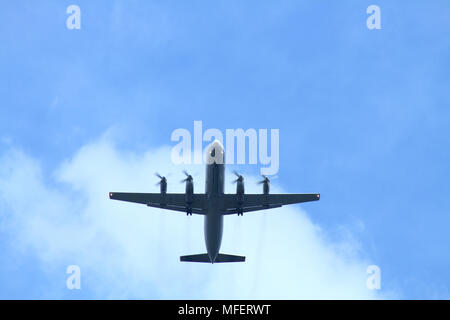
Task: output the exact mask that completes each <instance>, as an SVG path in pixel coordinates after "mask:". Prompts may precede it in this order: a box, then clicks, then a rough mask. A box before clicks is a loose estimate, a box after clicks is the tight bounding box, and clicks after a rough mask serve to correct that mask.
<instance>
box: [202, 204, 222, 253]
mask: <svg viewBox="0 0 450 320" xmlns="http://www.w3.org/2000/svg"><path fill="white" fill-rule="evenodd" d="M222 233H223V215H221V214H213V213H210V212H208V214H207V215H206V216H205V244H206V250H207V251H208V254H209V256H210V257H211V258H212V259H214V258H215V257H216V256H217V254H218V253H219V250H220V245H221V243H222Z"/></svg>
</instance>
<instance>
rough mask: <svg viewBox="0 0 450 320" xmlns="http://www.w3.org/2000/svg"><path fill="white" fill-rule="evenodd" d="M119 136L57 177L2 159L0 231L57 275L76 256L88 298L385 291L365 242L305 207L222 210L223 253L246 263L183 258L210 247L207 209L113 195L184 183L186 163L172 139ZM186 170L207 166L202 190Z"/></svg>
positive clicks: (56, 293) (20, 159)
mask: <svg viewBox="0 0 450 320" xmlns="http://www.w3.org/2000/svg"><path fill="white" fill-rule="evenodd" d="M111 141H112V139H111V138H110V137H108V136H105V137H103V138H101V139H100V140H98V141H96V142H93V143H91V144H88V145H86V146H84V147H82V148H80V150H79V151H78V152H77V153H76V154H75V155H74V156H73V157H72V158H71V159H68V160H67V161H66V162H65V163H64V164H62V165H61V166H60V167H59V168H58V169H57V170H56V171H55V173H54V174H53V175H52V176H51V177H47V176H46V175H45V174H43V172H42V169H41V166H40V164H39V162H38V161H36V160H34V159H32V158H31V157H30V156H28V155H26V154H24V153H23V152H21V151H17V150H9V151H7V152H5V153H4V154H3V156H2V157H0V217H1V220H2V224H1V229H0V230H2V231H4V230H9V233H10V234H14V236H13V239H12V241H11V243H10V245H11V246H13V247H14V249H15V250H17V251H20V250H22V251H23V252H30V251H31V252H33V253H34V254H35V255H36V256H37V257H38V258H39V261H40V263H41V264H42V266H43V269H44V270H48V272H55V273H58V272H59V273H65V267H66V266H67V265H69V264H75V265H79V266H80V267H81V270H82V279H81V282H82V290H86V291H87V292H89V297H92V298H169V299H170V298H193V299H197V298H275V299H277V298H288V299H291V298H292V299H301V298H344V299H346V298H356V299H371V298H377V297H380V296H377V295H376V293H375V292H374V291H370V290H368V289H367V288H366V279H367V274H366V268H367V266H368V265H369V264H370V263H368V262H366V261H363V260H362V259H361V258H360V257H359V253H358V252H359V249H360V248H359V247H358V245H357V243H356V241H355V240H354V239H353V238H352V237H348V236H346V237H345V239H344V240H343V241H342V242H340V243H338V244H336V243H331V242H330V241H329V240H327V239H326V235H325V234H324V232H323V231H322V230H321V228H320V227H319V226H317V225H315V224H313V223H312V222H311V220H310V219H309V218H308V216H307V214H306V213H305V212H304V211H303V210H302V209H301V208H300V207H299V206H290V207H283V208H280V209H274V210H271V211H268V212H262V213H248V214H244V216H243V217H237V216H230V217H226V218H225V229H224V238H223V242H222V248H221V252H224V253H231V254H242V255H246V256H247V262H245V263H236V264H214V265H210V264H194V263H193V264H189V263H180V262H179V256H180V255H184V254H194V253H203V252H205V246H204V238H203V218H202V217H201V216H196V215H194V216H192V217H187V216H186V215H184V214H182V213H176V212H165V211H161V210H158V209H150V208H147V207H145V206H142V205H137V204H132V203H124V202H118V201H112V200H109V199H108V192H109V191H136V192H157V191H158V187H157V186H155V183H156V182H157V180H156V178H155V176H154V173H155V172H156V171H158V172H160V173H162V174H166V173H169V172H171V173H172V175H171V176H170V177H169V186H168V188H169V190H168V191H169V192H182V191H183V188H184V186H183V185H182V184H180V183H179V180H181V178H182V174H181V170H182V169H184V167H180V166H174V165H172V164H171V162H170V148H169V147H162V148H159V149H156V150H150V151H148V152H146V153H143V154H139V153H134V152H129V151H122V150H119V149H118V148H117V147H116V146H115V145H114V144H113V143H112V142H111ZM186 169H187V170H188V171H190V172H198V173H199V174H198V175H197V176H195V187H196V192H203V191H204V184H203V181H204V168H203V167H200V166H191V167H188V168H186ZM232 179H233V177H232V176H231V173H230V172H228V174H227V181H231V180H232ZM256 179H257V177H246V190H247V192H259V191H260V190H259V187H257V186H256V183H255V182H256ZM232 188H233V185H231V184H228V183H227V189H228V191H229V192H232V191H233V190H232ZM272 189H273V191H274V192H281V191H282V190H280V189H278V190H277V188H276V186H273V187H272ZM310 205H313V204H310ZM314 205H320V202H316V203H314ZM23 249H27V250H23ZM24 254H25V253H24ZM60 269H62V270H60ZM86 279H88V280H86ZM60 282H61V283H60ZM64 283H65V279H62V278H61V277H56V276H55V288H59V290H56V289H55V288H43V290H47V291H48V292H50V291H51V292H53V293H52V295H53V296H52V297H54V298H58V297H61V296H64V295H67V293H64V292H63V290H65V289H64V288H62V287H63V286H64Z"/></svg>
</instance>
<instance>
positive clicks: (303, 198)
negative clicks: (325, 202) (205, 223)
mask: <svg viewBox="0 0 450 320" xmlns="http://www.w3.org/2000/svg"><path fill="white" fill-rule="evenodd" d="M319 199H320V194H319V193H293V194H244V197H243V200H242V201H241V202H239V201H238V197H237V195H236V194H224V199H223V208H222V213H223V214H225V215H228V214H235V213H238V212H251V211H258V210H266V209H272V208H279V207H281V206H284V205H287V204H293V203H301V202H308V201H317V200H319Z"/></svg>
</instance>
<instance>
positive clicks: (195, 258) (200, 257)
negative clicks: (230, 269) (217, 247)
mask: <svg viewBox="0 0 450 320" xmlns="http://www.w3.org/2000/svg"><path fill="white" fill-rule="evenodd" d="M180 261H183V262H207V263H222V262H245V257H243V256H234V255H231V254H223V253H219V254H218V255H217V257H216V259H215V260H214V261H211V259H210V258H209V256H208V254H207V253H202V254H193V255H189V256H181V257H180Z"/></svg>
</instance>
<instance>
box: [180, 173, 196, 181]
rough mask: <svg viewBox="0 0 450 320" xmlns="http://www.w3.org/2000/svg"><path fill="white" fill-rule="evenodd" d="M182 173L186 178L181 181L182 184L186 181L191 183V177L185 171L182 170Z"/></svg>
mask: <svg viewBox="0 0 450 320" xmlns="http://www.w3.org/2000/svg"><path fill="white" fill-rule="evenodd" d="M183 173H184V175H185V176H186V178H184V179H183V180H181V182H182V183H183V182H186V181H192V180H193V178H192V176H191V175H190V174H189V173H188V172H187V171H186V170H183Z"/></svg>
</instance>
